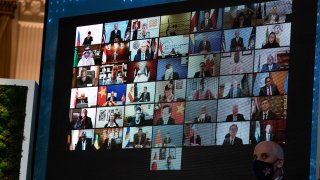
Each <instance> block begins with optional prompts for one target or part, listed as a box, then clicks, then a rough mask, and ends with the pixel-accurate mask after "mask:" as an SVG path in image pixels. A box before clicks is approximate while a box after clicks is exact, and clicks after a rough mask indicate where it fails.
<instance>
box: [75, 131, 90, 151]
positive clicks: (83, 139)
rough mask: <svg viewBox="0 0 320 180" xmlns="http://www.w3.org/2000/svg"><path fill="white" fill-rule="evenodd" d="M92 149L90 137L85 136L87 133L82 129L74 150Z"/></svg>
mask: <svg viewBox="0 0 320 180" xmlns="http://www.w3.org/2000/svg"><path fill="white" fill-rule="evenodd" d="M92 149H93V146H92V139H91V138H87V134H86V132H85V131H82V133H81V136H80V137H79V140H78V142H77V144H76V147H75V150H76V151H90V150H92Z"/></svg>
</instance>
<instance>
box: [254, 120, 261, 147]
mask: <svg viewBox="0 0 320 180" xmlns="http://www.w3.org/2000/svg"><path fill="white" fill-rule="evenodd" d="M255 123H256V127H255V133H254V136H255V138H256V141H257V142H259V141H260V121H255Z"/></svg>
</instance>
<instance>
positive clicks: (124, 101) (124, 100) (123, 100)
mask: <svg viewBox="0 0 320 180" xmlns="http://www.w3.org/2000/svg"><path fill="white" fill-rule="evenodd" d="M121 102H122V105H124V104H125V103H126V97H125V96H124V93H123V94H122V97H121Z"/></svg>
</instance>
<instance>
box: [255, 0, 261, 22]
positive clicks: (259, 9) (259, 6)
mask: <svg viewBox="0 0 320 180" xmlns="http://www.w3.org/2000/svg"><path fill="white" fill-rule="evenodd" d="M256 16H257V19H262V12H261V3H259V4H258V8H257V11H256Z"/></svg>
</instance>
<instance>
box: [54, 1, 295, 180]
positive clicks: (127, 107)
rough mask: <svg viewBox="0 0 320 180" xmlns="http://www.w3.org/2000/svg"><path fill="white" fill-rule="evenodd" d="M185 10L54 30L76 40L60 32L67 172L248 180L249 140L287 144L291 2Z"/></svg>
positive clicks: (62, 139)
mask: <svg viewBox="0 0 320 180" xmlns="http://www.w3.org/2000/svg"><path fill="white" fill-rule="evenodd" d="M188 9H189V10H188V11H187V10H184V11H181V10H180V11H179V12H178V13H168V12H165V11H164V12H162V11H163V10H161V11H159V12H153V13H146V14H150V15H148V16H146V15H145V14H144V13H137V14H134V15H132V14H125V13H124V12H122V13H121V12H118V13H119V15H120V16H119V17H114V16H113V17H112V16H111V17H105V18H104V16H103V15H102V14H97V15H91V16H83V17H82V18H83V21H81V18H77V19H76V20H75V21H70V19H69V21H68V22H69V23H70V22H72V25H71V27H72V28H71V29H70V27H69V28H68V29H63V28H64V27H60V32H65V33H66V34H68V35H69V34H72V37H73V38H72V39H73V40H72V41H64V40H63V39H64V38H63V35H62V34H60V35H59V37H60V39H59V40H60V42H61V40H63V44H65V45H63V46H64V47H66V48H60V50H59V51H58V53H59V54H64V53H66V54H68V55H66V57H68V58H65V59H63V61H64V62H65V63H66V64H67V67H64V68H63V69H64V71H65V72H67V73H66V76H65V78H66V79H69V80H67V81H68V82H70V85H69V86H68V87H70V89H67V91H68V93H67V92H65V93H67V100H62V103H64V104H65V107H66V109H65V110H64V111H68V113H65V116H62V117H60V118H59V119H57V121H64V122H62V123H60V125H59V126H60V129H61V132H60V133H59V134H58V136H59V142H57V144H59V145H58V146H59V147H60V148H59V151H60V152H61V154H63V157H65V158H66V159H69V160H71V159H76V160H75V161H74V162H77V163H78V162H83V163H84V166H83V165H81V164H74V165H73V166H79V168H80V169H82V168H83V171H85V166H91V168H92V169H96V170H97V171H102V170H103V169H104V166H106V167H108V168H109V170H108V171H110V170H111V171H113V170H114V169H118V170H116V171H117V172H125V169H130V170H128V171H129V172H130V173H133V172H135V171H136V172H137V174H138V177H139V176H140V177H144V178H146V177H145V175H144V173H147V174H148V175H151V177H159V178H160V179H161V177H162V178H165V177H166V176H167V175H168V174H169V176H170V173H171V175H172V174H173V175H174V174H175V173H179V172H180V173H179V174H180V175H181V174H185V173H186V172H188V173H190V172H191V170H192V169H201V168H205V169H206V166H208V164H209V166H208V168H210V170H209V169H207V171H211V172H210V173H207V174H206V175H205V174H203V176H204V177H217V178H218V177H220V178H221V177H223V176H224V175H226V171H231V172H235V171H236V170H234V169H233V168H239V170H238V171H239V172H237V171H236V172H237V173H236V174H237V175H240V177H246V178H249V179H250V178H251V179H252V178H253V177H254V176H253V172H252V167H251V162H252V149H253V147H254V146H255V145H256V144H258V143H259V142H261V141H273V142H276V143H277V144H279V145H280V146H282V147H285V144H286V142H287V139H288V138H287V133H286V131H287V128H286V127H287V126H286V125H287V122H286V121H287V116H288V111H290V110H288V99H289V98H290V99H291V98H294V97H291V96H290V95H288V92H289V88H288V86H289V71H290V69H291V61H292V59H291V57H292V56H291V53H290V52H291V39H292V38H291V32H292V31H291V27H292V0H280V1H269V2H258V3H247V4H236V5H233V6H212V7H210V6H207V7H195V8H194V9H192V7H190V8H188ZM92 18H94V19H92ZM71 19H72V18H71ZM90 19H92V20H90ZM67 39H68V40H70V39H71V38H67ZM70 54H71V55H72V56H70ZM70 57H72V58H70ZM58 66H62V64H61V65H58ZM64 71H63V72H64ZM290 72H291V71H290ZM61 147H64V148H61ZM49 151H50V149H49ZM63 151H64V152H63ZM197 154H198V155H197ZM99 161H100V162H99ZM206 161H208V162H206ZM225 161H231V162H228V163H230V165H231V166H230V167H228V166H227V164H228V163H227V162H225ZM209 162H210V163H209ZM214 162H216V164H211V163H214ZM69 163H70V165H71V164H73V163H72V160H71V162H69ZM105 163H108V165H106V164H105ZM112 167H114V168H112ZM224 167H225V168H226V169H225V170H221V168H224ZM122 168H123V169H122ZM71 169H76V167H73V168H71ZM219 169H220V170H219ZM66 171H67V170H66ZM72 171H73V170H72ZM196 171H198V170H196ZM200 171H201V170H200ZM113 173H115V172H112V174H113ZM135 175H136V174H135ZM79 177H81V176H79ZM92 177H95V175H93V176H92ZM97 177H98V175H97ZM119 177H121V178H127V177H130V175H129V174H121V175H119ZM222 179H223V178H222Z"/></svg>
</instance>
